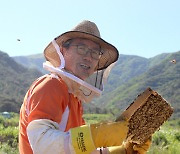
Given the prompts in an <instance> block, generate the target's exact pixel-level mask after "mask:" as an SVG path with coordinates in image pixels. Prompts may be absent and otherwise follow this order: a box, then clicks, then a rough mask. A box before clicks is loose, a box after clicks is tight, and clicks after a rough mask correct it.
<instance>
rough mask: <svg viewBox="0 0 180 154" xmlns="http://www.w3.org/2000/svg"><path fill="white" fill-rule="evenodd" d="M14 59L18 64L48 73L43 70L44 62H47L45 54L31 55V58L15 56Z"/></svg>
mask: <svg viewBox="0 0 180 154" xmlns="http://www.w3.org/2000/svg"><path fill="white" fill-rule="evenodd" d="M13 59H14V60H15V61H16V62H17V63H20V64H22V65H23V66H25V67H28V68H35V69H38V70H39V71H41V72H42V73H44V74H45V73H47V72H46V71H45V70H44V69H43V65H42V64H43V62H44V61H45V58H44V56H43V54H35V55H29V56H15V57H13Z"/></svg>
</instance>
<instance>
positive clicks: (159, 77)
mask: <svg viewBox="0 0 180 154" xmlns="http://www.w3.org/2000/svg"><path fill="white" fill-rule="evenodd" d="M13 58H14V59H15V60H16V61H17V62H18V63H20V64H23V65H24V66H28V67H30V68H32V67H33V68H34V67H36V68H37V69H39V70H40V71H42V62H43V61H44V57H43V54H38V55H32V56H20V57H13ZM173 59H176V64H175V63H173V62H171V61H172V60H173ZM179 61H180V51H178V52H175V53H163V54H160V55H157V56H155V57H152V58H144V57H139V56H134V55H120V58H119V60H118V61H117V63H116V66H115V67H114V68H113V69H112V71H111V73H110V76H109V78H108V83H107V84H106V85H105V91H104V92H103V94H102V96H101V97H100V98H98V99H96V100H94V101H93V102H92V103H91V104H85V105H84V106H85V112H90V113H92V112H96V113H102V112H104V113H107V112H112V113H113V114H119V113H120V112H121V111H123V110H124V109H125V108H127V106H128V105H129V104H130V103H131V102H133V100H134V99H135V98H136V96H137V95H138V94H139V93H141V92H143V91H144V90H145V89H146V88H147V87H151V88H152V89H153V90H156V91H157V92H158V93H160V94H161V95H162V96H163V97H164V98H165V99H166V100H167V101H168V102H170V103H171V104H172V106H173V107H174V117H178V116H179V115H180V106H178V104H179V100H180V95H179V94H180V73H179V72H180V70H179V68H180V63H179ZM43 73H45V72H44V71H43Z"/></svg>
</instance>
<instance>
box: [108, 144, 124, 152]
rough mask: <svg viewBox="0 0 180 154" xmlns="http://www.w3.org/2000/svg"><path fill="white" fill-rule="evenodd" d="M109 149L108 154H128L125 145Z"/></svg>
mask: <svg viewBox="0 0 180 154" xmlns="http://www.w3.org/2000/svg"><path fill="white" fill-rule="evenodd" d="M107 149H108V152H107V154H126V149H125V147H124V146H123V145H122V146H113V147H108V148H107Z"/></svg>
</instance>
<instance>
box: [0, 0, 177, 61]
mask: <svg viewBox="0 0 180 154" xmlns="http://www.w3.org/2000/svg"><path fill="white" fill-rule="evenodd" d="M84 19H87V20H91V21H93V22H95V23H96V24H97V25H98V27H99V29H100V32H101V37H102V38H103V39H105V40H106V41H108V42H110V43H111V44H113V45H115V46H116V47H117V48H118V50H119V52H120V54H126V55H138V56H142V57H146V58H150V57H153V56H156V55H158V54H161V53H169V52H176V51H179V50H180V1H179V0H91V1H83V0H76V1H73V0H63V1H61V0H31V1H26V0H12V1H10V0H0V50H1V51H3V52H6V53H8V54H9V56H21V55H32V54H38V53H42V52H43V50H44V48H45V47H46V46H47V45H48V44H49V42H50V41H51V40H52V39H53V38H55V37H56V36H58V35H60V34H61V33H63V32H65V31H68V30H70V29H72V28H73V27H74V26H75V25H76V24H77V23H79V22H80V21H82V20H84ZM17 39H20V40H21V41H17Z"/></svg>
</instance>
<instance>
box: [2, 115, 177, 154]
mask: <svg viewBox="0 0 180 154" xmlns="http://www.w3.org/2000/svg"><path fill="white" fill-rule="evenodd" d="M84 119H85V121H86V122H87V123H97V122H103V121H111V120H112V115H107V114H85V115H84ZM18 120H19V115H18V114H15V113H11V117H10V118H5V117H3V116H0V153H1V154H18V132H19V129H18ZM179 147H180V119H176V120H170V121H168V122H166V123H164V124H163V126H162V127H161V128H160V130H159V131H157V132H156V133H155V134H154V135H153V141H152V145H151V148H150V150H149V151H148V154H159V153H162V154H179V153H180V148H179Z"/></svg>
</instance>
